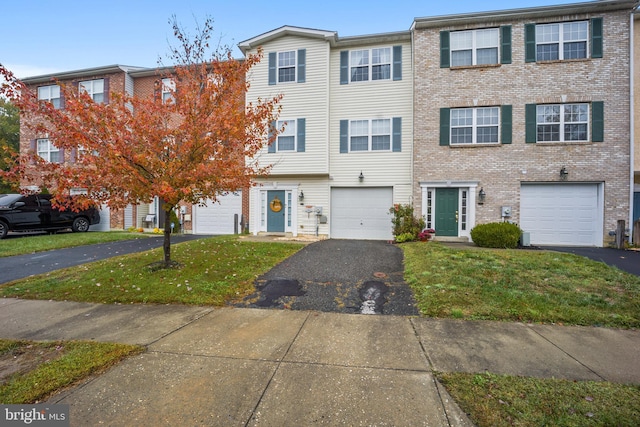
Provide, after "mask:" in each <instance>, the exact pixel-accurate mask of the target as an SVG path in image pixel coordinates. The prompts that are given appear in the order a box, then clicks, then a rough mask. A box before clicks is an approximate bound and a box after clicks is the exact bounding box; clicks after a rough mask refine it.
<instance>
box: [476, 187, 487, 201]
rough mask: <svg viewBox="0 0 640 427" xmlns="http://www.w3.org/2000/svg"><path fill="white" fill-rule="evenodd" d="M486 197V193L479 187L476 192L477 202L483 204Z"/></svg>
mask: <svg viewBox="0 0 640 427" xmlns="http://www.w3.org/2000/svg"><path fill="white" fill-rule="evenodd" d="M486 197H487V193H485V192H484V188H482V187H480V191H479V192H478V204H479V205H483V204H484V199H485V198H486Z"/></svg>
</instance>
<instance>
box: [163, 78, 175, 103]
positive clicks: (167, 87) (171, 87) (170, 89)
mask: <svg viewBox="0 0 640 427" xmlns="http://www.w3.org/2000/svg"><path fill="white" fill-rule="evenodd" d="M175 91H176V82H175V81H174V80H173V79H162V102H163V103H164V102H167V101H171V102H175V101H176V98H175V95H174V94H175Z"/></svg>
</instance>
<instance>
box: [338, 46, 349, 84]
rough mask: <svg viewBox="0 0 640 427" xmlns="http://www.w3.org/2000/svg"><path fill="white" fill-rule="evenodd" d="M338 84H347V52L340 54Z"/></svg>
mask: <svg viewBox="0 0 640 427" xmlns="http://www.w3.org/2000/svg"><path fill="white" fill-rule="evenodd" d="M340 84H341V85H346V84H349V51H348V50H343V51H342V52H340Z"/></svg>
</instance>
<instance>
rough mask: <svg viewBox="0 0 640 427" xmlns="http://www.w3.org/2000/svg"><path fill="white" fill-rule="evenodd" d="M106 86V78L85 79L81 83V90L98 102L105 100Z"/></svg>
mask: <svg viewBox="0 0 640 427" xmlns="http://www.w3.org/2000/svg"><path fill="white" fill-rule="evenodd" d="M104 86H105V84H104V79H96V80H85V81H82V82H80V83H79V88H80V91H81V92H86V93H87V94H89V96H90V97H91V98H92V99H93V100H94V101H95V102H98V103H102V102H105V95H104V92H105V91H104Z"/></svg>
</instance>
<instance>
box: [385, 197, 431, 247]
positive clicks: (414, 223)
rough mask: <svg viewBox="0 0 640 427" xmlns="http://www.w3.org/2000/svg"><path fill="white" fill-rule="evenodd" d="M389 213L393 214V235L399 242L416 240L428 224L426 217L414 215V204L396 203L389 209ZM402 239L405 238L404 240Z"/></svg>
mask: <svg viewBox="0 0 640 427" xmlns="http://www.w3.org/2000/svg"><path fill="white" fill-rule="evenodd" d="M389 213H391V214H392V215H393V218H391V223H392V224H393V235H394V237H395V239H396V242H398V243H402V242H411V241H414V240H416V239H417V238H418V234H419V233H420V232H421V231H422V230H423V229H424V228H425V226H426V224H425V221H424V218H416V217H415V216H414V215H413V206H411V205H399V204H398V205H394V206H393V207H392V208H391V209H389ZM401 236H402V237H401ZM400 239H403V240H402V242H401V241H400Z"/></svg>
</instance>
